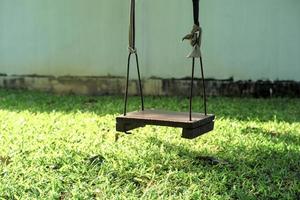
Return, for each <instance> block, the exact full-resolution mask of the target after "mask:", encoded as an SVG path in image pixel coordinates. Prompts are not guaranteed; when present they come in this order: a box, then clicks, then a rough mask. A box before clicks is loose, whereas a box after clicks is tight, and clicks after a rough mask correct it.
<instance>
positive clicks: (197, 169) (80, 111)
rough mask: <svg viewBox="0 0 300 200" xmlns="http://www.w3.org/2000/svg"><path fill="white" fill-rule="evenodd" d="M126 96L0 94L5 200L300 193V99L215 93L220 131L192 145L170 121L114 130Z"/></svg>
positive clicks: (173, 103)
mask: <svg viewBox="0 0 300 200" xmlns="http://www.w3.org/2000/svg"><path fill="white" fill-rule="evenodd" d="M122 100H123V98H122V97H81V96H55V95H50V94H45V93H36V92H22V91H5V90H0V199H1V198H3V199H93V198H96V199H97V198H98V199H141V198H142V199H297V198H299V196H300V100H299V99H271V100H263V99H230V98H210V99H209V111H210V112H212V113H214V114H216V116H217V119H216V127H215V130H214V131H213V132H211V133H209V134H206V135H204V136H202V137H200V138H198V139H196V140H192V141H190V140H185V139H181V138H180V130H179V129H173V128H167V127H155V126H148V127H146V128H141V129H137V130H135V131H133V132H132V133H133V134H132V135H123V134H121V133H120V134H116V131H115V117H116V116H117V115H119V113H121V111H122V106H123V102H122ZM129 103H130V106H129V109H130V110H134V109H137V108H138V106H139V98H138V97H132V98H131V99H130V101H129ZM146 105H147V106H148V107H156V108H164V109H167V110H181V111H185V110H188V99H185V98H171V97H163V98H159V97H156V98H154V97H147V98H146ZM194 109H195V110H197V111H201V99H200V98H196V99H195V104H194ZM207 156H208V158H209V159H205V158H207ZM211 158H215V159H216V160H217V161H220V162H219V163H218V162H212V161H211Z"/></svg>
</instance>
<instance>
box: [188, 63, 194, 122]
mask: <svg viewBox="0 0 300 200" xmlns="http://www.w3.org/2000/svg"><path fill="white" fill-rule="evenodd" d="M194 75H195V58H193V64H192V79H191V94H190V113H189V114H190V121H192V107H193V89H194Z"/></svg>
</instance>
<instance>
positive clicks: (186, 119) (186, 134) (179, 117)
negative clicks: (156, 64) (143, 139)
mask: <svg viewBox="0 0 300 200" xmlns="http://www.w3.org/2000/svg"><path fill="white" fill-rule="evenodd" d="M193 12H194V26H193V29H192V31H191V33H190V34H188V35H186V36H185V37H184V38H183V40H190V43H191V45H192V47H193V51H192V52H191V53H190V54H189V55H188V57H189V58H192V78H191V89H190V102H189V103H190V105H189V112H171V111H160V110H146V109H145V107H144V97H143V90H142V83H141V76H140V69H139V59H138V54H137V51H136V48H135V0H131V5H130V30H129V47H128V49H129V55H128V63H127V76H126V89H125V100H124V104H125V105H124V113H123V115H122V116H119V117H117V118H116V130H117V131H119V132H124V133H127V134H129V133H128V131H130V130H133V129H136V128H140V127H145V126H146V125H156V126H168V127H175V128H182V138H186V139H194V138H197V137H198V136H200V135H203V134H205V133H208V132H210V131H212V130H213V129H214V119H215V116H214V115H213V114H207V105H206V104H207V103H206V91H205V78H204V72H203V63H202V55H201V51H200V46H201V35H202V29H201V28H200V23H199V0H193ZM133 54H134V55H135V59H136V66H137V73H138V82H139V90H140V91H139V92H140V97H141V111H135V112H129V113H128V112H127V101H128V83H129V70H130V60H131V56H132V55H133ZM196 58H199V60H200V66H201V75H202V85H203V103H204V113H193V112H192V103H193V85H194V75H195V74H194V71H195V59H196Z"/></svg>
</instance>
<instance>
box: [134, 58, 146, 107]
mask: <svg viewBox="0 0 300 200" xmlns="http://www.w3.org/2000/svg"><path fill="white" fill-rule="evenodd" d="M135 60H136V68H137V72H138V78H139V88H140V96H141V102H142V111H144V110H145V107H144V96H143V88H142V81H141V74H140V66H139V58H138V54H137V53H135Z"/></svg>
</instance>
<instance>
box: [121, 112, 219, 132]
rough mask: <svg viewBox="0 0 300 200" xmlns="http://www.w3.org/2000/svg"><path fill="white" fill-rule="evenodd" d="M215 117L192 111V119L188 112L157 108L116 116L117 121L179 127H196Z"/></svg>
mask: <svg viewBox="0 0 300 200" xmlns="http://www.w3.org/2000/svg"><path fill="white" fill-rule="evenodd" d="M214 119H215V116H214V115H204V114H201V113H194V114H193V115H192V121H190V120H189V113H188V112H186V113H185V112H171V111H159V110H145V111H136V112H130V113H128V114H127V115H126V116H119V117H117V123H123V124H124V123H127V124H128V123H141V124H146V125H158V126H170V127H179V128H197V127H199V126H201V125H204V124H208V123H209V122H211V121H213V120H214Z"/></svg>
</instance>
